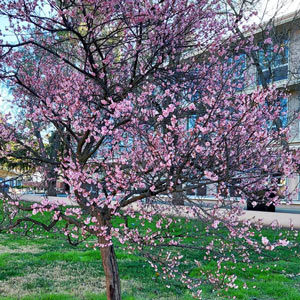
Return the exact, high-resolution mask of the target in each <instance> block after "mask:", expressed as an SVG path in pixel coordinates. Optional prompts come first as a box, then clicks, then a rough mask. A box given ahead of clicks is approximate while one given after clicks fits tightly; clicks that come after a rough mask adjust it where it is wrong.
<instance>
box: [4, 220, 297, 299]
mask: <svg viewBox="0 0 300 300" xmlns="http://www.w3.org/2000/svg"><path fill="white" fill-rule="evenodd" d="M132 221H133V220H132ZM21 233H22V232H19V233H18V234H0V300H2V299H7V300H8V299H10V300H13V299H27V300H29V299H40V300H46V299H48V300H50V299H57V300H64V299H66V300H67V299H73V300H75V299H86V300H92V299H99V300H100V299H106V297H105V288H104V285H105V282H104V273H103V269H102V266H101V260H100V252H99V251H98V250H93V249H89V248H86V247H85V246H84V245H82V244H81V245H79V246H77V247H74V246H71V245H69V244H68V243H67V241H66V240H65V239H64V237H63V236H61V235H57V234H54V233H41V234H37V233H34V234H33V236H31V237H26V236H24V235H22V234H21ZM272 234H273V233H272V231H271V230H267V229H264V235H266V236H268V237H269V238H271V236H272ZM298 243H299V238H298ZM298 249H299V248H298ZM116 253H117V258H118V263H119V269H120V276H121V283H122V293H123V299H124V300H148V299H149V300H150V299H166V300H167V299H168V300H172V299H174V300H175V299H178V300H179V299H180V300H188V299H193V297H192V295H191V293H190V292H189V291H188V290H187V289H186V288H185V287H184V286H182V284H180V283H179V282H174V281H168V282H166V281H165V280H163V279H162V278H161V275H160V274H159V273H156V272H155V271H154V270H153V269H152V268H151V267H150V265H149V264H148V263H147V261H146V260H145V259H144V258H143V257H141V256H139V255H138V253H136V255H134V254H127V253H126V251H124V250H122V248H121V247H120V245H119V244H116ZM277 254H278V253H277ZM297 254H298V253H297V251H296V253H295V249H293V250H290V249H289V248H281V249H280V250H279V255H280V257H281V259H280V260H278V261H275V262H274V261H273V262H259V263H258V264H253V265H252V268H251V269H247V268H246V269H244V267H245V266H244V265H242V264H237V265H236V267H235V268H234V269H232V268H229V269H228V273H229V274H236V275H237V276H238V279H237V284H238V288H237V289H229V290H228V291H225V290H216V291H214V290H213V288H212V287H211V286H208V285H207V286H203V299H207V300H212V299H216V300H217V299H218V300H221V299H235V298H234V297H236V299H245V300H254V299H257V300H278V299H282V300H300V262H299V255H297ZM185 255H186V259H187V260H188V259H190V260H192V259H193V258H194V257H196V256H197V253H192V252H185ZM205 267H206V268H208V269H209V268H214V267H215V264H214V262H213V261H212V262H208V263H207V264H206V266H205ZM228 267H233V265H230V264H228ZM266 268H270V270H269V271H266V270H264V269H266ZM190 275H192V276H197V268H194V269H193V270H192V272H191V274H190ZM166 284H167V285H169V286H170V287H169V288H167V287H166Z"/></svg>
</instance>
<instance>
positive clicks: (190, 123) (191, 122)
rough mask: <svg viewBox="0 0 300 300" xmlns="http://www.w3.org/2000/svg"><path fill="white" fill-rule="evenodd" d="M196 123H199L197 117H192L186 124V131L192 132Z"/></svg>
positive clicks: (189, 117)
mask: <svg viewBox="0 0 300 300" xmlns="http://www.w3.org/2000/svg"><path fill="white" fill-rule="evenodd" d="M196 121H197V115H190V116H188V118H187V124H186V129H187V130H190V129H193V128H195V125H196Z"/></svg>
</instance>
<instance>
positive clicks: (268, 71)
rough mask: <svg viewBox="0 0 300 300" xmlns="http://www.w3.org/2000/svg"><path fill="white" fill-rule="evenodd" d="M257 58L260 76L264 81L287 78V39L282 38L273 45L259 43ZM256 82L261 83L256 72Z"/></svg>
mask: <svg viewBox="0 0 300 300" xmlns="http://www.w3.org/2000/svg"><path fill="white" fill-rule="evenodd" d="M260 48H261V49H260V50H259V52H258V60H259V64H260V67H261V69H262V73H263V74H262V76H263V77H264V80H265V81H266V83H271V82H274V81H278V80H283V79H287V77H288V58H289V47H288V40H287V39H286V38H285V39H282V42H280V43H279V44H275V43H274V45H269V44H268V45H265V44H263V43H260ZM257 81H258V84H262V83H263V80H262V78H261V76H259V75H258V74H257Z"/></svg>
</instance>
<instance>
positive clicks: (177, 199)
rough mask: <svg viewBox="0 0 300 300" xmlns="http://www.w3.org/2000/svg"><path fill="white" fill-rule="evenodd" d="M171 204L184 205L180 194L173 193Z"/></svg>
mask: <svg viewBox="0 0 300 300" xmlns="http://www.w3.org/2000/svg"><path fill="white" fill-rule="evenodd" d="M172 204H173V205H184V198H183V193H182V192H175V193H174V194H173V195H172Z"/></svg>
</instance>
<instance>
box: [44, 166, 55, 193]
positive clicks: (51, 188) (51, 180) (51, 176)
mask: <svg viewBox="0 0 300 300" xmlns="http://www.w3.org/2000/svg"><path fill="white" fill-rule="evenodd" d="M56 179H57V174H56V172H55V171H54V169H50V170H49V171H48V172H47V178H46V182H47V196H57V189H56V181H57V180H56Z"/></svg>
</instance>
